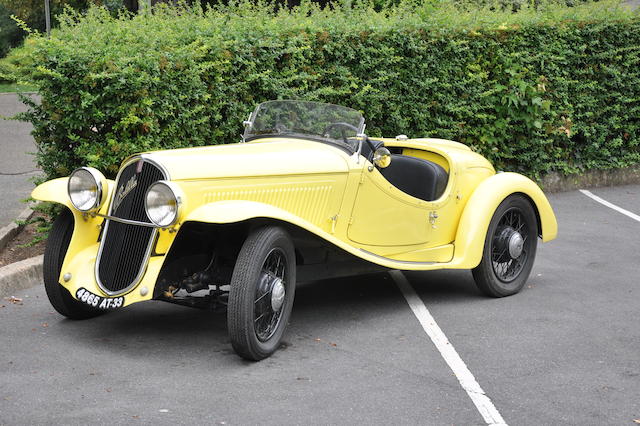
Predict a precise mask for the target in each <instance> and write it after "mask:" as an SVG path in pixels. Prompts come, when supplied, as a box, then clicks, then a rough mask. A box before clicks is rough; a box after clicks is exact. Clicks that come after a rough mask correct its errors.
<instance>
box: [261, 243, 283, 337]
mask: <svg viewBox="0 0 640 426" xmlns="http://www.w3.org/2000/svg"><path fill="white" fill-rule="evenodd" d="M286 270H287V258H286V255H285V253H284V251H282V250H281V249H279V248H274V249H272V250H271V251H270V252H269V254H268V255H267V257H266V258H265V260H264V262H263V264H262V268H261V271H260V277H259V278H258V285H257V286H256V294H255V297H254V302H253V325H254V329H255V333H256V337H257V338H258V340H260V341H261V342H266V341H267V340H269V339H270V338H271V337H272V336H273V335H274V334H275V332H276V330H277V329H278V326H279V324H280V319H281V318H282V312H283V311H284V309H285V303H286V287H287V285H286V278H287V277H286Z"/></svg>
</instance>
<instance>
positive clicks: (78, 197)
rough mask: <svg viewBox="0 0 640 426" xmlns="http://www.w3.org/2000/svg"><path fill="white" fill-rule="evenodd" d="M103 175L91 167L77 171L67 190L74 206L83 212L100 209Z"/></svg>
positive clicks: (71, 178) (73, 174) (72, 175)
mask: <svg viewBox="0 0 640 426" xmlns="http://www.w3.org/2000/svg"><path fill="white" fill-rule="evenodd" d="M102 185H103V182H102V174H101V173H100V172H99V171H97V170H95V169H92V168H91V167H81V168H79V169H76V170H74V171H73V173H71V176H69V183H68V184H67V190H68V192H69V199H70V200H71V203H72V204H73V206H74V207H75V208H76V209H78V210H80V211H82V212H88V211H89V210H93V209H96V208H98V207H100V204H101V201H102Z"/></svg>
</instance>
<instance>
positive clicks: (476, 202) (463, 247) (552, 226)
mask: <svg viewBox="0 0 640 426" xmlns="http://www.w3.org/2000/svg"><path fill="white" fill-rule="evenodd" d="M517 193H519V194H523V195H525V196H526V197H528V198H529V200H530V201H531V202H532V204H533V207H534V210H535V211H536V213H537V217H538V220H539V223H538V225H539V230H540V233H541V236H542V241H545V242H546V241H551V240H553V239H554V238H556V236H557V234H558V223H557V222H556V217H555V214H554V213H553V210H552V208H551V205H550V204H549V200H547V197H546V196H545V195H544V194H543V192H542V190H541V189H540V188H539V187H538V185H537V184H536V183H535V182H533V181H532V180H531V179H529V178H527V177H525V176H522V175H520V174H518V173H498V174H496V175H493V176H491V177H490V178H488V179H486V180H484V181H483V182H482V183H481V184H480V185H479V186H478V187H477V188H476V189H475V191H474V192H473V194H472V195H471V198H470V199H469V201H468V202H467V205H466V206H465V209H464V212H463V213H462V217H461V218H460V222H459V224H458V230H457V232H456V240H455V252H454V258H453V261H452V262H451V263H452V265H451V266H452V267H455V268H461V269H470V268H475V267H476V266H478V264H479V263H480V260H481V257H482V251H483V248H484V241H485V237H486V234H487V230H488V229H489V222H491V218H492V216H493V213H494V212H495V210H496V209H497V208H498V206H499V205H500V203H501V202H502V201H504V199H505V198H507V197H508V196H509V195H511V194H517ZM454 265H455V266H454Z"/></svg>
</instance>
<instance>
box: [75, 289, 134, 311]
mask: <svg viewBox="0 0 640 426" xmlns="http://www.w3.org/2000/svg"><path fill="white" fill-rule="evenodd" d="M76 298H77V299H78V300H79V301H80V302H82V303H86V304H87V305H89V306H92V307H94V308H97V309H116V308H119V307H121V306H122V305H124V297H122V296H120V297H102V296H98V295H97V294H93V293H91V292H90V291H89V290H87V289H86V288H84V287H80V288H79V289H78V291H76Z"/></svg>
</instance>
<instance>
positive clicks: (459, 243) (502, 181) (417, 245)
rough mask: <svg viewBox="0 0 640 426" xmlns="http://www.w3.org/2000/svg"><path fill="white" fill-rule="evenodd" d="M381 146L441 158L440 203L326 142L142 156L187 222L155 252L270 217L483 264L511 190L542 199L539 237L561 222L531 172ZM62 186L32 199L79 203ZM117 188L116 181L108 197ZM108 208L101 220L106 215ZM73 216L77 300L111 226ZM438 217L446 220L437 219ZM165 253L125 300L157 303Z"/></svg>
mask: <svg viewBox="0 0 640 426" xmlns="http://www.w3.org/2000/svg"><path fill="white" fill-rule="evenodd" d="M385 144H386V145H387V146H389V147H399V148H402V149H403V150H404V151H405V153H407V154H412V155H415V156H418V155H424V156H426V157H424V158H426V159H430V160H431V161H435V162H437V163H438V161H440V162H445V164H447V165H448V167H447V169H448V170H449V182H448V185H447V188H446V190H445V193H444V195H443V196H442V197H441V198H440V199H439V200H436V201H434V202H427V201H423V200H419V199H416V198H413V197H411V196H409V195H408V194H405V193H403V192H401V191H399V190H398V189H396V188H395V187H393V186H392V185H391V184H390V183H389V182H388V181H386V179H384V177H383V176H382V175H381V174H380V173H379V172H378V171H377V170H374V171H372V172H369V171H368V165H369V163H368V162H367V161H365V160H364V159H363V158H360V159H359V160H358V159H356V158H354V157H353V156H349V155H348V154H347V153H346V152H343V151H341V150H339V149H337V148H335V147H332V146H328V145H324V144H322V143H319V142H309V141H303V140H293V139H284V138H267V139H264V140H262V141H256V142H252V143H248V144H235V145H226V146H213V147H204V148H189V149H184V150H173V151H161V152H154V153H150V154H145V155H146V156H147V157H148V158H150V159H152V160H155V161H157V162H158V163H159V164H161V165H162V166H163V167H165V168H166V169H167V170H168V171H169V174H170V176H171V180H172V181H173V182H174V183H175V184H176V185H178V186H180V188H181V189H182V191H183V192H184V204H183V205H182V209H181V216H180V218H179V223H178V225H177V226H175V227H173V228H172V231H177V232H170V231H168V230H161V231H160V232H159V238H158V241H157V245H156V248H155V249H156V253H158V254H163V253H166V252H168V250H169V249H170V247H171V244H172V242H173V241H174V240H175V237H176V236H177V234H178V233H179V230H180V226H181V225H182V224H183V223H185V222H188V221H198V222H207V223H221V224H222V223H234V222H239V221H244V220H248V219H252V218H272V219H275V220H279V221H283V222H287V223H290V224H292V225H295V226H298V227H300V228H302V229H306V230H308V231H309V232H311V233H313V234H315V235H317V236H318V237H319V238H322V239H324V240H326V241H327V242H329V243H331V244H333V245H335V246H337V247H339V248H341V249H343V250H345V251H347V252H349V253H351V254H353V255H355V256H358V257H360V258H362V259H364V260H366V261H369V262H372V263H376V264H379V265H382V266H385V267H388V268H393V269H403V270H434V269H442V268H465V269H466V268H472V267H474V266H476V265H477V264H478V262H479V259H480V256H481V254H482V248H483V244H484V239H485V234H486V230H487V227H488V223H489V221H490V220H491V217H492V215H493V213H494V211H495V208H496V207H497V206H498V205H499V204H500V202H501V201H502V200H504V198H506V197H507V196H508V195H509V194H511V193H513V192H521V193H524V194H526V195H527V196H529V197H530V198H531V199H532V200H533V201H534V202H535V205H536V207H537V210H538V211H539V213H540V218H541V220H542V234H543V240H544V241H548V240H550V239H553V238H554V237H555V235H556V233H557V224H556V221H555V217H554V216H553V211H552V210H551V207H550V206H549V203H548V201H547V200H546V198H545V196H544V194H542V191H541V190H540V189H539V188H538V187H537V185H535V183H533V182H531V181H530V180H529V179H527V178H525V177H524V176H521V175H517V174H513V173H502V174H498V175H494V173H495V172H494V170H493V168H492V166H491V165H490V164H489V163H488V162H487V161H486V160H485V159H484V158H483V157H481V156H480V155H478V154H476V153H474V152H472V151H470V150H469V149H468V148H467V147H465V146H464V145H462V144H458V143H456V142H451V141H444V140H437V139H420V140H418V139H416V140H407V141H396V140H395V139H385ZM427 157H428V158H427ZM439 164H440V163H439ZM441 165H442V164H441ZM66 186H67V179H66V178H62V179H56V180H53V181H50V182H46V183H44V184H42V185H40V186H38V187H37V188H36V189H35V190H34V191H33V197H34V198H36V199H39V200H46V201H53V202H58V203H61V204H64V205H66V206H68V207H70V208H71V204H70V202H69V199H68V195H67V189H66ZM112 193H113V182H112V181H110V182H109V198H111V194H112ZM108 204H109V203H105V205H104V206H103V207H102V209H101V213H106V211H107V205H108ZM71 211H72V212H73V214H74V218H75V223H76V227H75V232H74V234H73V237H72V240H71V244H70V246H69V251H68V252H67V256H66V258H65V263H64V265H63V269H62V274H64V273H65V272H71V273H72V275H73V278H72V280H71V281H70V282H69V283H66V284H64V285H65V287H67V288H68V289H69V290H70V291H71V292H72V294H75V291H76V290H77V289H78V288H79V287H85V288H87V289H88V290H89V291H91V292H93V293H95V294H98V295H104V294H103V293H102V291H101V290H100V289H99V288H98V287H97V284H96V283H95V271H94V269H95V259H96V256H97V251H98V242H97V239H98V233H99V231H100V224H101V223H102V221H103V219H102V218H100V217H91V216H90V215H83V214H81V213H79V212H77V211H76V210H75V209H73V208H71ZM431 213H435V214H437V216H438V217H437V218H436V219H435V220H434V221H433V222H432V221H430V214H431ZM452 255H453V258H452ZM164 258H165V257H164V256H163V255H161V256H153V257H151V259H150V260H149V263H148V265H147V269H146V273H145V274H144V276H143V278H142V281H141V282H140V283H139V284H138V285H137V286H136V287H134V288H133V289H132V290H131V291H130V292H129V293H128V294H127V295H125V304H126V305H128V304H131V303H134V302H137V301H141V300H148V299H151V298H152V296H153V290H154V286H155V280H156V279H157V276H158V273H159V271H160V268H161V266H162V262H163V261H164ZM142 287H147V288H148V290H149V292H148V294H147V296H145V297H142V296H140V288H142Z"/></svg>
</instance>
